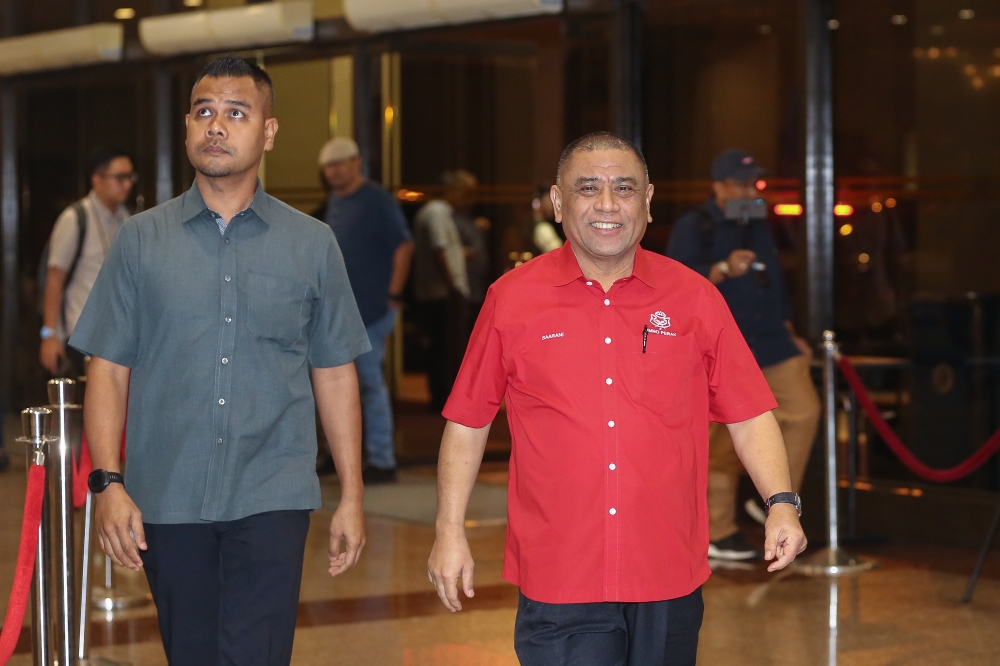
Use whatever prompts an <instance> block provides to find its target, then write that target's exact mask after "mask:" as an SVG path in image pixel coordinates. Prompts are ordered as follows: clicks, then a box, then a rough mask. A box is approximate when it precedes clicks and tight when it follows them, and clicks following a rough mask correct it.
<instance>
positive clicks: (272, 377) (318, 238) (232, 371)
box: [70, 183, 371, 523]
mask: <svg viewBox="0 0 1000 666" xmlns="http://www.w3.org/2000/svg"><path fill="white" fill-rule="evenodd" d="M70 344H71V345H72V346H73V347H75V348H77V349H79V350H80V351H81V352H84V353H87V354H93V355H94V356H98V357H100V358H103V359H107V360H109V361H112V362H113V363H117V364H119V365H124V366H127V367H130V368H131V369H132V378H131V386H130V390H129V400H128V427H127V441H128V469H127V470H126V481H125V485H126V488H127V489H128V491H129V494H130V495H131V497H132V499H133V500H134V501H135V503H136V504H137V505H138V507H139V509H140V510H141V511H142V513H143V520H144V521H146V522H150V523H195V522H198V521H202V520H210V521H223V520H236V519H239V518H243V517H245V516H249V515H253V514H256V513H262V512H264V511H276V510H288V509H315V508H317V507H318V506H319V505H320V494H319V482H318V480H317V478H316V471H315V459H316V417H315V406H314V400H313V392H312V384H311V382H310V377H309V368H310V366H312V367H332V366H337V365H343V364H345V363H350V362H351V361H352V360H354V359H355V358H356V357H357V356H359V355H360V354H362V353H364V352H366V351H368V350H369V349H371V346H370V344H369V342H368V336H367V334H366V332H365V327H364V325H363V324H362V322H361V317H360V315H359V314H358V308H357V305H356V304H355V302H354V296H353V294H352V293H351V287H350V284H349V282H348V278H347V272H346V270H345V269H344V259H343V257H342V256H341V253H340V248H339V247H338V246H337V241H336V240H335V239H334V236H333V232H331V231H330V228H329V227H328V226H326V225H325V224H323V223H322V222H319V221H317V220H314V219H312V218H311V217H308V216H306V215H303V214H302V213H300V212H298V211H296V210H295V209H293V208H291V207H289V206H286V205H285V204H283V203H281V202H280V201H278V200H277V199H275V198H273V197H271V196H270V195H268V194H266V193H265V192H264V191H263V190H262V189H261V187H260V185H259V183H258V187H257V193H256V195H255V196H254V199H253V203H251V204H250V207H249V208H248V209H246V210H245V211H243V212H241V213H239V214H238V215H237V216H236V217H235V218H233V220H232V221H230V223H229V226H228V227H227V228H226V230H225V233H224V234H222V235H220V234H219V228H218V226H217V224H216V221H215V219H214V218H213V215H212V212H211V211H210V210H209V209H208V208H207V207H206V206H205V201H204V199H202V197H201V193H200V192H199V191H198V186H197V184H195V185H194V186H192V187H191V189H190V190H189V191H188V192H187V193H185V194H183V195H181V196H180V197H178V198H176V199H174V200H172V201H168V202H167V203H165V204H163V205H160V206H156V207H155V208H152V209H150V210H148V211H146V212H144V213H140V214H139V215H136V216H135V217H133V218H131V219H130V220H129V221H128V222H126V223H125V225H123V226H122V228H121V231H119V232H118V234H117V236H116V237H115V240H114V242H113V244H112V246H111V249H110V251H109V252H108V256H107V259H106V260H105V262H104V266H103V267H102V268H101V272H100V274H99V275H98V277H97V282H96V283H95V284H94V289H93V291H92V292H91V294H90V298H89V299H88V301H87V305H86V307H85V308H84V310H83V314H82V315H81V316H80V320H79V322H78V323H77V325H76V329H75V330H74V332H73V336H72V338H71V339H70Z"/></svg>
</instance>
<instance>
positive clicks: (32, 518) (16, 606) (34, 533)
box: [0, 465, 45, 664]
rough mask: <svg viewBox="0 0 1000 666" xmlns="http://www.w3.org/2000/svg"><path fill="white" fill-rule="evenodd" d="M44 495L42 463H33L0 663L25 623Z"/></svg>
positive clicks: (0, 643) (1, 637) (0, 637)
mask: <svg viewBox="0 0 1000 666" xmlns="http://www.w3.org/2000/svg"><path fill="white" fill-rule="evenodd" d="M44 495H45V466H44V465H32V466H31V468H30V469H29V470H28V492H27V494H26V496H25V498H24V518H23V519H22V521H21V546H20V548H19V549H18V551H17V569H16V570H15V572H14V585H13V586H12V589H11V592H10V604H9V605H8V606H7V616H6V617H5V618H4V620H3V631H2V632H0V664H6V663H7V662H8V661H10V656H11V655H12V654H14V647H15V646H16V645H17V639H18V638H19V637H20V636H21V627H22V626H23V624H24V611H25V609H26V608H27V607H28V595H29V593H30V592H31V574H32V572H33V571H34V569H35V550H36V549H37V548H38V524H39V523H40V522H41V521H42V498H43V497H44Z"/></svg>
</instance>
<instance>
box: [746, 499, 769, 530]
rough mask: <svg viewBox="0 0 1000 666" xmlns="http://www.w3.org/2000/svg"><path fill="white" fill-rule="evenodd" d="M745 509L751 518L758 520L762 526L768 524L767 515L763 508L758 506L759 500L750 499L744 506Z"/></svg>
mask: <svg viewBox="0 0 1000 666" xmlns="http://www.w3.org/2000/svg"><path fill="white" fill-rule="evenodd" d="M743 508H744V509H746V512H747V514H748V515H749V516H750V517H751V518H753V519H754V520H756V521H757V522H758V523H760V524H761V525H763V524H764V523H766V522H767V513H766V512H765V511H764V509H763V508H761V506H760V504H757V500H754V499H748V500H747V501H746V503H745V504H744V505H743Z"/></svg>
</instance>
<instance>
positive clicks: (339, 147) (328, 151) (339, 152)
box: [319, 136, 358, 166]
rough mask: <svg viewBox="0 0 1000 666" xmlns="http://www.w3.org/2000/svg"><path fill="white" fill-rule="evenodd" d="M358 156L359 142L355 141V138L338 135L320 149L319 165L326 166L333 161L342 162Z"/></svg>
mask: <svg viewBox="0 0 1000 666" xmlns="http://www.w3.org/2000/svg"><path fill="white" fill-rule="evenodd" d="M357 156H358V144H356V143H354V139H348V138H347V137H346V136H338V137H337V138H335V139H330V140H329V141H327V142H326V143H324V144H323V148H322V149H320V151H319V165H320V166H325V165H327V164H331V163H333V162H342V161H343V160H346V159H350V158H352V157H357Z"/></svg>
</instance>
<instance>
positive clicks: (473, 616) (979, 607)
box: [0, 425, 1000, 666]
mask: <svg viewBox="0 0 1000 666" xmlns="http://www.w3.org/2000/svg"><path fill="white" fill-rule="evenodd" d="M8 428H10V425H8ZM8 441H10V440H8ZM11 450H12V452H13V453H15V458H17V459H16V460H15V462H14V465H13V466H12V469H11V470H10V471H9V472H8V473H6V474H4V475H2V476H0V613H2V612H3V611H4V610H5V609H6V605H7V592H8V591H9V589H10V584H11V578H12V575H13V569H14V557H15V554H16V549H17V535H18V533H19V527H20V521H21V509H22V505H23V496H24V486H25V484H24V473H23V471H22V469H23V457H21V456H19V455H18V450H17V449H16V448H14V447H12V448H11ZM479 481H480V482H479V484H478V486H477V491H476V492H477V497H478V498H479V499H477V502H478V504H477V508H476V511H478V512H479V514H478V515H479V516H480V517H481V518H482V520H481V521H480V522H478V523H477V525H478V526H476V527H470V528H469V530H468V534H469V539H470V544H471V546H472V550H473V555H474V556H475V558H476V588H477V596H476V598H475V599H473V600H469V601H468V602H467V604H466V610H464V611H462V612H461V613H458V614H451V613H449V612H447V611H446V610H445V609H444V608H443V606H441V604H440V602H439V601H438V600H437V598H436V594H435V593H434V591H433V590H432V589H431V587H430V584H429V583H428V582H427V574H426V564H427V556H428V553H429V551H430V548H431V545H432V544H433V541H434V529H433V525H432V524H431V520H430V519H429V516H432V515H433V502H434V494H433V484H434V469H433V467H423V468H415V469H409V470H404V471H403V472H402V473H401V481H400V483H399V484H397V485H394V486H383V487H378V488H375V487H373V488H371V489H370V501H369V503H368V505H367V509H368V512H369V513H368V522H367V526H368V545H367V547H366V549H365V552H364V554H363V556H362V559H361V562H360V564H359V565H358V566H357V567H356V568H355V569H354V570H352V571H350V572H348V573H347V574H345V575H343V576H339V577H337V578H330V577H329V575H328V574H327V573H326V567H327V551H328V534H327V530H328V525H329V521H330V518H331V516H332V507H333V506H335V504H336V499H337V496H338V488H337V485H336V482H335V480H334V479H331V478H324V480H323V483H322V487H323V496H324V502H325V508H323V509H320V510H318V511H316V512H315V513H314V514H313V515H312V518H311V528H310V532H309V536H308V540H307V544H306V555H305V567H304V572H303V578H302V588H301V597H300V598H301V602H300V605H299V620H298V627H299V628H298V630H297V633H296V644H295V652H294V656H293V664H295V666H314V665H315V666H319V665H320V664H322V665H323V666H339V665H341V664H343V665H346V664H351V665H352V666H353V665H356V664H364V665H365V666H382V665H386V666H452V665H454V666H514V665H516V664H517V658H516V656H515V654H514V651H513V627H514V613H515V609H516V604H517V590H516V589H515V588H513V587H512V586H510V585H509V584H507V583H505V582H504V581H503V580H502V579H501V577H500V573H501V567H502V561H503V543H504V530H505V528H504V525H503V516H504V507H503V503H504V497H505V495H504V492H505V483H506V473H505V470H504V467H503V465H502V464H487V465H485V466H484V469H483V471H482V473H481V475H480V479H479ZM753 529H754V528H752V527H751V528H748V535H749V536H750V537H751V538H758V537H759V534H757V533H755V532H754V531H753ZM859 550H860V552H861V553H862V554H865V555H868V556H870V557H873V558H875V559H877V560H878V561H879V563H880V567H879V568H878V569H877V570H875V571H872V572H869V573H865V574H861V575H858V576H853V577H844V578H841V579H839V580H835V581H832V582H831V581H829V580H827V579H820V578H806V577H803V576H800V575H795V574H793V575H780V576H776V575H772V574H768V573H766V571H764V568H763V566H762V565H756V564H752V565H737V566H729V567H719V568H718V569H717V570H716V572H715V574H714V575H713V576H712V578H711V579H710V580H709V582H708V583H707V584H706V586H705V590H704V594H705V603H706V615H705V622H704V626H703V628H702V632H701V644H700V651H699V659H698V663H699V666H724V665H725V666H728V665H730V664H738V665H739V666H758V665H760V666H763V665H765V664H767V665H768V666H785V665H789V666H791V665H793V664H794V665H796V666H797V665H802V664H804V665H807V666H814V665H815V666H825V665H832V664H839V665H846V666H953V665H969V666H986V665H988V664H989V665H996V664H1000V631H997V630H996V627H997V626H998V625H1000V546H998V552H997V553H995V554H993V555H991V556H990V560H989V563H988V566H987V569H986V574H985V576H984V578H983V579H982V580H981V582H980V584H979V587H978V588H977V590H976V595H975V598H974V600H973V602H972V603H971V604H968V605H965V604H962V603H961V602H960V601H959V598H960V597H961V595H962V592H963V590H964V587H965V583H966V580H967V576H968V571H969V569H970V568H971V564H972V561H973V559H974V556H975V553H974V552H973V551H970V550H963V549H949V548H944V547H908V546H902V545H899V544H880V545H869V546H867V547H864V548H860V547H859ZM98 573H99V571H98ZM116 576H117V579H116V580H117V581H118V583H119V584H121V585H125V584H127V585H129V586H130V587H132V588H134V589H138V590H142V589H143V585H144V579H143V577H142V576H141V575H139V576H135V575H132V574H129V573H128V572H121V571H119V572H116ZM831 620H833V622H831ZM831 625H833V628H832V629H831ZM91 637H92V645H93V650H92V654H93V655H94V656H95V657H101V658H103V659H104V660H105V661H103V662H101V663H105V664H115V663H117V664H134V665H137V666H138V665H141V666H163V665H164V664H166V659H165V657H164V655H163V650H162V648H161V646H160V644H159V640H158V630H157V626H156V617H155V611H154V609H153V608H152V607H146V608H140V609H136V610H132V611H128V612H125V613H115V614H113V615H112V616H110V622H109V621H108V616H107V615H106V614H105V613H103V612H96V611H95V612H94V613H93V614H92V615H91ZM28 638H29V635H28V633H27V632H24V633H22V642H21V644H20V646H19V649H18V652H17V653H16V654H15V656H14V658H13V660H12V661H11V662H10V663H11V664H12V665H13V666H28V665H29V664H31V655H30V653H29V650H30V641H29V640H28Z"/></svg>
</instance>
